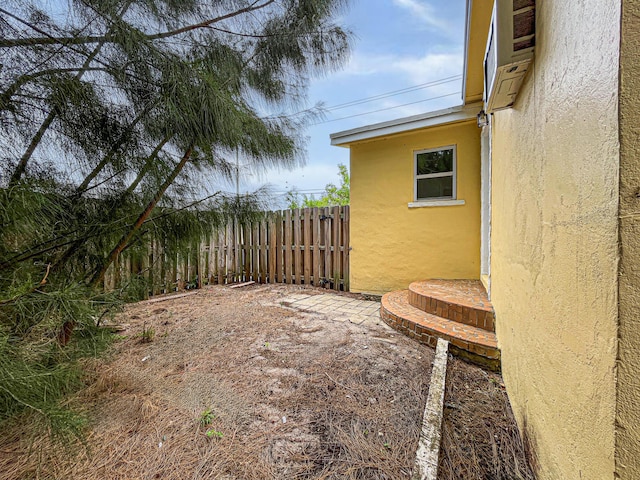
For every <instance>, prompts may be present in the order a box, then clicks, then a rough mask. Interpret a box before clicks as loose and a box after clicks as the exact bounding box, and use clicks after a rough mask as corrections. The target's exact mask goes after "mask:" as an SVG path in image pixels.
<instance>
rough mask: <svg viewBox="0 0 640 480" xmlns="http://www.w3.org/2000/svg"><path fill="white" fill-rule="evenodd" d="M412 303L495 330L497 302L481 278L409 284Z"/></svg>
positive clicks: (446, 316) (426, 309) (448, 316)
mask: <svg viewBox="0 0 640 480" xmlns="http://www.w3.org/2000/svg"><path fill="white" fill-rule="evenodd" d="M409 303H410V304H411V305H412V306H414V307H415V308H418V309H420V310H423V311H425V312H427V313H430V314H432V315H437V316H439V317H443V318H446V319H449V320H453V321H455V322H458V323H463V324H465V325H471V326H473V327H478V328H482V329H484V330H487V331H489V332H495V331H496V330H495V317H494V313H493V306H492V305H491V302H489V298H488V297H487V292H486V290H485V289H484V286H483V285H482V283H480V282H479V281H478V280H424V281H422V282H413V283H412V284H411V285H409Z"/></svg>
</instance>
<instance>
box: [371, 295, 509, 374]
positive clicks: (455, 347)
mask: <svg viewBox="0 0 640 480" xmlns="http://www.w3.org/2000/svg"><path fill="white" fill-rule="evenodd" d="M409 296H410V292H409V290H399V291H396V292H389V293H387V294H385V295H384V296H383V297H382V306H381V308H380V316H381V317H382V319H383V320H384V321H385V323H387V324H388V325H389V326H391V327H392V328H394V329H396V330H398V331H399V332H402V333H404V334H405V335H407V336H409V337H411V338H414V339H416V340H418V341H419V342H421V343H424V344H427V345H430V346H431V347H435V346H436V344H437V342H438V338H444V339H445V340H448V341H449V342H450V344H451V346H452V352H453V353H454V354H457V355H459V356H461V357H465V358H467V359H469V360H471V361H473V362H474V363H479V364H480V365H484V366H486V367H489V368H491V369H493V370H499V369H500V350H498V342H497V339H496V335H495V333H493V332H488V331H487V330H484V329H481V328H478V327H474V326H472V325H465V324H463V323H458V322H456V321H454V320H450V319H446V318H442V317H439V316H437V315H433V314H430V313H427V312H425V311H423V310H421V309H418V308H416V307H414V306H412V305H411V304H410V303H409Z"/></svg>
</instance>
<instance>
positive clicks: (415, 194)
mask: <svg viewBox="0 0 640 480" xmlns="http://www.w3.org/2000/svg"><path fill="white" fill-rule="evenodd" d="M442 150H453V171H452V172H451V173H448V172H447V173H427V174H423V175H418V155H419V154H421V153H431V152H440V151H442ZM457 166H458V152H457V148H456V145H444V146H442V147H436V148H428V149H425V150H415V151H414V152H413V202H412V203H410V204H409V207H415V206H424V207H426V206H440V205H427V204H428V203H434V202H447V203H446V205H464V200H463V201H462V202H463V203H462V204H460V203H450V202H451V201H455V200H456V199H457V198H458V197H457V195H458V189H457V181H456V177H457ZM449 176H451V177H452V180H451V182H452V186H453V192H452V195H451V196H450V197H429V198H421V199H418V180H419V179H422V178H438V177H449ZM414 204H415V205H414ZM418 204H419V205H418Z"/></svg>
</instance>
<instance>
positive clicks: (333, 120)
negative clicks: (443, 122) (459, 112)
mask: <svg viewBox="0 0 640 480" xmlns="http://www.w3.org/2000/svg"><path fill="white" fill-rule="evenodd" d="M453 95H460V91H459V90H458V91H457V92H451V93H447V94H445V95H438V96H437V97H431V98H425V99H423V100H417V101H415V102H409V103H403V104H401V105H394V106H393V107H387V108H379V109H378V110H371V111H369V112H364V113H356V114H355V115H348V116H346V117H340V118H334V119H331V120H325V121H322V122H317V123H312V124H311V126H315V125H322V124H323V123H331V122H337V121H338V120H345V119H347V118H354V117H362V116H364V115H370V114H372V113H378V112H385V111H387V110H393V109H394V108H400V107H406V106H408V105H415V104H416V103H423V102H428V101H430V100H437V99H439V98H445V97H451V96H453Z"/></svg>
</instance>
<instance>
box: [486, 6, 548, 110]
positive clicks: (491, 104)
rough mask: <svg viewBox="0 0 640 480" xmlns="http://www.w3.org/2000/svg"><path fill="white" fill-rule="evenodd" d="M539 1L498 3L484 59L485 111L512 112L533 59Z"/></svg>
mask: <svg viewBox="0 0 640 480" xmlns="http://www.w3.org/2000/svg"><path fill="white" fill-rule="evenodd" d="M535 3H536V2H535V0H495V2H494V5H493V15H492V17H491V27H490V28H489V38H488V39H487V50H486V52H485V56H484V102H485V106H484V109H485V111H486V112H487V113H492V112H494V111H496V110H501V109H503V108H509V107H511V106H512V105H513V102H514V101H515V99H516V96H517V95H518V91H519V90H520V86H521V85H522V80H523V79H524V76H525V75H526V73H527V70H528V69H529V65H530V64H531V60H532V59H533V50H534V47H535V32H536V11H535Z"/></svg>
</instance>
